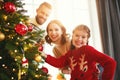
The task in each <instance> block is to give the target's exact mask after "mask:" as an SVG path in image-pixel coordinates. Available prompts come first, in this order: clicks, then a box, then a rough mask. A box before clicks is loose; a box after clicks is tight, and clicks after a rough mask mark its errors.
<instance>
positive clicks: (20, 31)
mask: <svg viewBox="0 0 120 80" xmlns="http://www.w3.org/2000/svg"><path fill="white" fill-rule="evenodd" d="M15 31H16V32H17V33H18V34H20V35H25V34H26V33H27V31H28V28H27V26H25V25H24V24H17V25H16V26H15Z"/></svg>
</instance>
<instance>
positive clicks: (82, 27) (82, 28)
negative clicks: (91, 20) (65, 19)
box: [73, 24, 90, 38]
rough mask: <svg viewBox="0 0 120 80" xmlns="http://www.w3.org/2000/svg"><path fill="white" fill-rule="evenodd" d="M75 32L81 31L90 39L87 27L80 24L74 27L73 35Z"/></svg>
mask: <svg viewBox="0 0 120 80" xmlns="http://www.w3.org/2000/svg"><path fill="white" fill-rule="evenodd" d="M76 30H80V31H81V30H83V31H85V32H87V33H88V38H90V29H89V27H88V26H87V25H84V24H80V25H78V26H76V28H75V29H74V30H73V34H74V32H75V31H76Z"/></svg>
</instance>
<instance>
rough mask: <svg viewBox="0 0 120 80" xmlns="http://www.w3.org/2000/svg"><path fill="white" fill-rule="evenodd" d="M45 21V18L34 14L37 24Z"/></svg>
mask: <svg viewBox="0 0 120 80" xmlns="http://www.w3.org/2000/svg"><path fill="white" fill-rule="evenodd" d="M45 21H46V20H45V19H44V18H42V17H37V16H36V22H37V23H38V24H39V25H42V24H44V23H45Z"/></svg>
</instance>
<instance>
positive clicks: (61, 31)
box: [45, 20, 71, 74]
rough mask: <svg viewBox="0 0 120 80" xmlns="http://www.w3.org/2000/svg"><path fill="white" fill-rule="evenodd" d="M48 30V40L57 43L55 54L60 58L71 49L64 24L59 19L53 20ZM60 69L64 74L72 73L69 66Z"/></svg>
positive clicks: (50, 42)
mask: <svg viewBox="0 0 120 80" xmlns="http://www.w3.org/2000/svg"><path fill="white" fill-rule="evenodd" d="M46 31H47V35H46V37H45V39H46V42H47V43H49V44H54V45H55V46H54V48H53V53H54V56H55V57H56V58H59V57H61V56H63V55H65V53H66V52H67V51H68V50H69V49H70V45H71V42H70V39H69V35H68V34H67V33H66V29H65V27H64V25H63V24H62V23H61V22H60V21H59V20H52V21H50V22H49V24H48V26H47V29H46ZM60 70H61V71H62V73H64V74H69V73H70V70H69V68H68V67H63V68H61V69H60Z"/></svg>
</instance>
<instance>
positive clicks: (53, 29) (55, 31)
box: [48, 23, 63, 43]
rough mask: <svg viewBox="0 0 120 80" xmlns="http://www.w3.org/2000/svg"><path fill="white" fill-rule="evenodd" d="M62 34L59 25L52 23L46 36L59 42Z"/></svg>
mask: <svg viewBox="0 0 120 80" xmlns="http://www.w3.org/2000/svg"><path fill="white" fill-rule="evenodd" d="M62 34H63V32H62V29H61V27H60V26H59V25H57V24H55V23H52V24H50V26H49V27H48V36H49V38H50V39H51V40H52V42H53V43H59V42H60V41H61V37H62Z"/></svg>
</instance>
